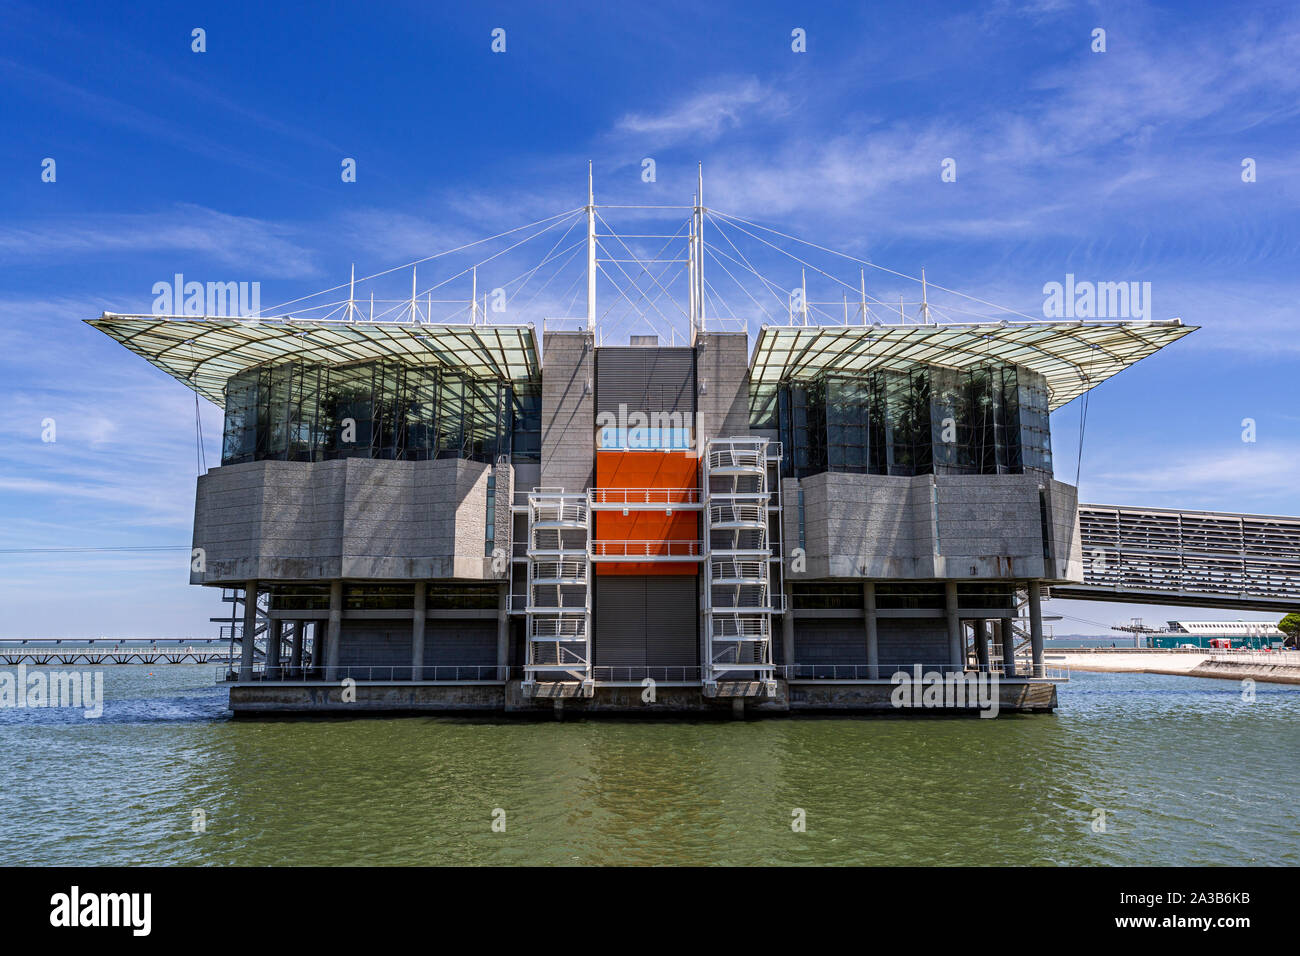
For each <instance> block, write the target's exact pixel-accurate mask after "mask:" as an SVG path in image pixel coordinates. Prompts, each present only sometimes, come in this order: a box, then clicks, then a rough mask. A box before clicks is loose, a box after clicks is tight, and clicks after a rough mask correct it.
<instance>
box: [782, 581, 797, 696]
mask: <svg viewBox="0 0 1300 956" xmlns="http://www.w3.org/2000/svg"><path fill="white" fill-rule="evenodd" d="M781 652H782V654H783V655H784V656H785V668H786V670H785V677H786V680H789V679H790V678H791V677H794V676H796V674H795V670H794V585H793V584H791V583H790V582H789V581H786V582H785V613H784V614H782V615H781Z"/></svg>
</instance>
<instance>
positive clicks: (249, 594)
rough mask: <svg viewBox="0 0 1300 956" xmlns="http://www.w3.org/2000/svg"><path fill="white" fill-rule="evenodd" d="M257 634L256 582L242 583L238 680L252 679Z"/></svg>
mask: <svg viewBox="0 0 1300 956" xmlns="http://www.w3.org/2000/svg"><path fill="white" fill-rule="evenodd" d="M256 634H257V581H255V580H254V581H245V582H244V630H243V636H242V639H241V640H240V645H239V679H240V680H241V681H248V680H252V679H253V637H254V635H256Z"/></svg>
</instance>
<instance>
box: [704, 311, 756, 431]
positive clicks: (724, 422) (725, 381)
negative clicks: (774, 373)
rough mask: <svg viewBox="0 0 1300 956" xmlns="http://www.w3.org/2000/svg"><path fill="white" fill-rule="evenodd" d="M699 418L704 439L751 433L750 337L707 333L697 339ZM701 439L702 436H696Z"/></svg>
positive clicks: (739, 334)
mask: <svg viewBox="0 0 1300 956" xmlns="http://www.w3.org/2000/svg"><path fill="white" fill-rule="evenodd" d="M695 379H696V391H697V395H696V399H695V401H696V408H697V410H698V415H697V416H696V418H697V422H698V423H699V427H700V428H702V429H703V431H704V435H703V436H702V438H703V439H709V438H733V437H740V436H745V435H748V434H749V337H748V336H747V335H746V334H745V333H743V332H734V333H729V332H706V333H704V334H702V335H699V336H697V337H696V340H695ZM697 437H699V436H697Z"/></svg>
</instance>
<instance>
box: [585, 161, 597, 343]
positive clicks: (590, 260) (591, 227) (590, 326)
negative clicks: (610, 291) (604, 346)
mask: <svg viewBox="0 0 1300 956" xmlns="http://www.w3.org/2000/svg"><path fill="white" fill-rule="evenodd" d="M595 331H596V190H595V186H594V184H593V182H592V173H591V160H587V332H588V333H594V332H595Z"/></svg>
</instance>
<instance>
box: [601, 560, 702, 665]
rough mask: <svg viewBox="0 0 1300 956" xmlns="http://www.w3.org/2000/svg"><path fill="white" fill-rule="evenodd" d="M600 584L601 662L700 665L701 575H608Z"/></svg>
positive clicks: (612, 663) (607, 663) (608, 663)
mask: <svg viewBox="0 0 1300 956" xmlns="http://www.w3.org/2000/svg"><path fill="white" fill-rule="evenodd" d="M595 584H596V595H595V603H594V605H593V610H594V637H593V644H594V648H593V650H594V656H595V660H596V664H597V665H598V666H604V667H695V666H696V664H697V660H696V658H697V657H698V653H699V651H698V648H699V630H698V626H699V616H698V613H697V597H698V593H699V586H698V578H696V577H694V576H690V575H677V574H672V575H669V574H659V575H637V576H631V575H629V576H603V577H599V578H597V579H596V582H595Z"/></svg>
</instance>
